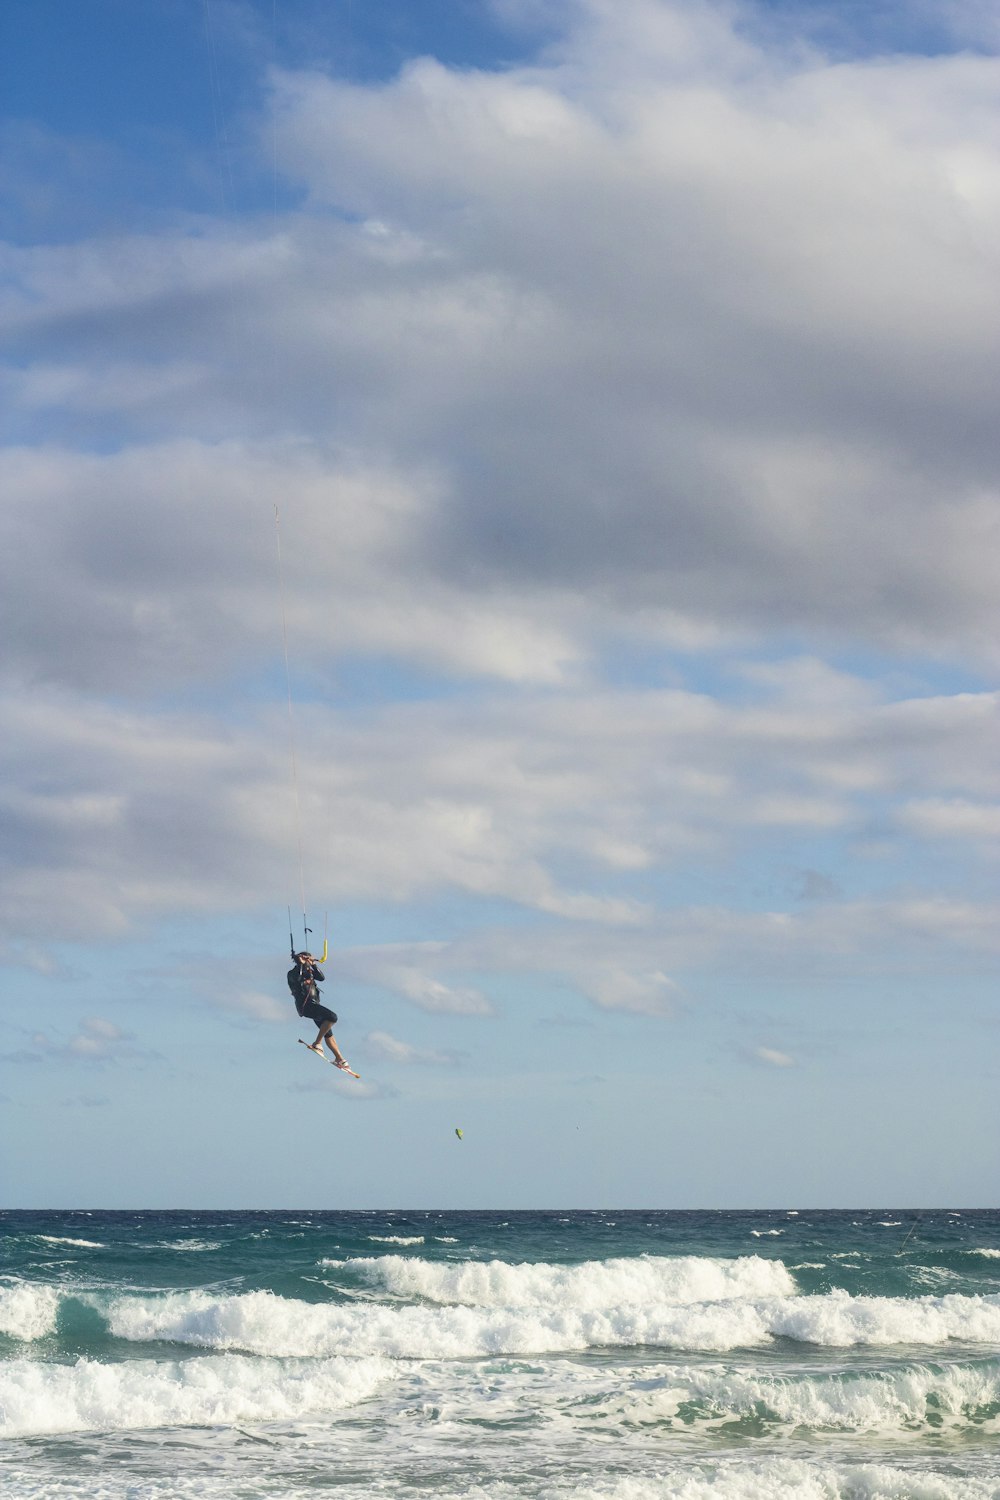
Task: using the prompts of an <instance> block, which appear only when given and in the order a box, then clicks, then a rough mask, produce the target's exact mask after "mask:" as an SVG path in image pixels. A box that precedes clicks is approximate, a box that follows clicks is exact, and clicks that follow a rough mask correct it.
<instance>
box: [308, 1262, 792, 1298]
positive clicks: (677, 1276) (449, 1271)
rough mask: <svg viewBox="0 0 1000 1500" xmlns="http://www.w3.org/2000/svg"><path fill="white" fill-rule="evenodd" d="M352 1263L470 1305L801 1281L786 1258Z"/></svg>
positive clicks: (758, 1288) (788, 1292)
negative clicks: (788, 1267) (572, 1263)
mask: <svg viewBox="0 0 1000 1500" xmlns="http://www.w3.org/2000/svg"><path fill="white" fill-rule="evenodd" d="M323 1264H324V1265H327V1266H343V1265H346V1266H347V1267H348V1268H349V1270H350V1271H351V1272H352V1273H353V1274H355V1275H360V1276H362V1277H363V1278H364V1280H365V1281H366V1282H368V1284H369V1285H370V1286H372V1287H373V1288H376V1289H378V1290H382V1291H385V1292H389V1293H391V1294H392V1295H393V1296H397V1297H400V1296H402V1297H415V1298H420V1299H421V1300H422V1301H425V1302H435V1303H444V1304H454V1305H459V1306H464V1307H555V1308H561V1309H562V1308H576V1309H579V1310H582V1311H591V1312H596V1311H600V1310H601V1309H604V1308H614V1307H620V1306H628V1305H631V1304H633V1303H645V1304H648V1303H664V1302H669V1303H672V1304H674V1303H693V1302H720V1301H724V1300H726V1299H728V1298H734V1297H774V1296H786V1297H789V1296H794V1295H795V1292H796V1285H795V1280H794V1278H793V1277H792V1276H791V1274H790V1273H789V1272H788V1271H787V1270H786V1269H785V1267H784V1266H783V1265H782V1263H781V1261H779V1260H764V1259H762V1258H761V1257H759V1256H756V1255H747V1256H741V1257H739V1258H738V1259H736V1260H713V1259H710V1258H709V1257H706V1256H696V1255H690V1256H677V1257H675V1258H670V1257H667V1256H640V1257H638V1258H634V1259H617V1260H602V1261H586V1262H584V1264H583V1265H576V1266H559V1265H550V1264H547V1263H543V1264H540V1265H535V1264H520V1265H511V1264H509V1263H508V1262H506V1261H500V1260H491V1261H485V1262H477V1261H472V1262H463V1263H459V1264H446V1265H442V1264H440V1263H438V1262H435V1261H429V1260H422V1259H420V1258H419V1257H416V1256H414V1257H412V1258H403V1257H401V1256H398V1255H383V1256H377V1257H373V1258H368V1257H363V1256H361V1257H358V1258H357V1259H354V1260H350V1261H346V1262H345V1261H324V1262H323Z"/></svg>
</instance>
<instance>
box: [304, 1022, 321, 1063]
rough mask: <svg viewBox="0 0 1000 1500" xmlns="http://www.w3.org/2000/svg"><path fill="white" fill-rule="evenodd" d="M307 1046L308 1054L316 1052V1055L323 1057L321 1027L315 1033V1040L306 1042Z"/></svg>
mask: <svg viewBox="0 0 1000 1500" xmlns="http://www.w3.org/2000/svg"><path fill="white" fill-rule="evenodd" d="M307 1046H308V1048H309V1051H310V1052H316V1053H318V1054H319V1056H320V1057H322V1056H323V1028H322V1026H321V1027H320V1028H319V1030H318V1031H317V1033H316V1040H315V1041H314V1042H308V1043H307Z"/></svg>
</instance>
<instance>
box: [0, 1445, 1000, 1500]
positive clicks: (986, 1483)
mask: <svg viewBox="0 0 1000 1500" xmlns="http://www.w3.org/2000/svg"><path fill="white" fill-rule="evenodd" d="M4 1478H5V1481H6V1488H5V1493H6V1495H7V1497H8V1500H81V1496H82V1495H85V1496H86V1497H87V1500H137V1497H138V1496H139V1495H140V1494H141V1500H231V1497H232V1495H233V1493H234V1484H233V1479H232V1476H226V1475H211V1474H199V1475H198V1476H197V1477H185V1476H184V1475H182V1474H174V1475H170V1476H169V1477H166V1476H159V1475H152V1474H150V1475H148V1476H144V1477H143V1480H142V1486H141V1491H140V1490H139V1489H137V1488H136V1485H135V1483H134V1478H132V1477H129V1476H125V1475H115V1474H113V1473H108V1472H106V1471H105V1472H104V1473H103V1474H101V1475H100V1477H98V1476H96V1475H94V1476H93V1477H88V1479H87V1481H86V1489H85V1491H81V1488H80V1483H79V1480H78V1479H76V1478H73V1479H62V1478H52V1477H49V1476H45V1475H43V1474H40V1473H39V1472H38V1466H37V1464H35V1465H34V1466H33V1467H27V1466H25V1467H20V1468H15V1467H14V1466H13V1465H11V1466H9V1467H8V1468H7V1470H6V1471H5V1475H4ZM240 1492H241V1493H245V1494H246V1495H248V1496H249V1495H251V1494H253V1493H259V1494H261V1495H263V1494H265V1493H267V1494H276V1493H280V1495H281V1500H315V1496H316V1493H317V1491H316V1488H315V1486H314V1485H313V1484H310V1483H308V1482H307V1483H302V1482H296V1480H295V1479H294V1478H291V1477H288V1478H286V1479H284V1480H283V1481H282V1482H281V1485H280V1491H279V1490H277V1489H272V1488H271V1486H270V1485H269V1486H268V1487H267V1489H266V1491H265V1490H264V1489H263V1488H261V1489H259V1490H257V1489H256V1487H255V1488H254V1489H249V1488H247V1487H246V1485H245V1483H244V1485H241V1486H240ZM380 1492H381V1491H380V1490H378V1489H375V1488H374V1487H373V1484H372V1480H371V1478H370V1477H369V1476H367V1475H366V1476H365V1477H364V1478H363V1479H362V1480H361V1481H360V1482H358V1481H353V1480H352V1479H351V1478H349V1477H347V1476H343V1477H340V1476H338V1479H337V1494H338V1496H341V1497H342V1500H371V1497H372V1495H373V1494H376V1493H380ZM391 1493H394V1494H395V1493H399V1491H398V1489H397V1488H396V1487H395V1486H393V1488H392V1490H391ZM401 1493H402V1494H403V1495H414V1494H418V1493H424V1489H423V1488H421V1489H419V1490H417V1489H412V1488H410V1486H408V1485H407V1486H405V1487H404V1488H403V1490H402V1492H401ZM428 1493H429V1492H428ZM434 1493H436V1494H441V1493H446V1494H447V1497H448V1500H524V1497H525V1495H526V1494H530V1495H531V1496H532V1497H534V1500H997V1488H996V1485H995V1483H994V1482H993V1481H992V1480H987V1479H976V1478H970V1477H963V1476H960V1475H958V1474H954V1473H949V1474H948V1475H946V1476H938V1475H935V1474H932V1473H928V1472H926V1471H920V1470H917V1469H911V1468H906V1469H898V1468H890V1467H889V1466H887V1465H884V1464H878V1465H876V1464H858V1465H855V1464H851V1465H850V1466H847V1465H834V1464H830V1463H823V1462H807V1461H805V1460H801V1459H787V1458H770V1459H762V1458H756V1457H754V1456H751V1455H749V1454H743V1455H741V1457H740V1458H739V1459H720V1460H716V1461H714V1462H710V1461H707V1460H706V1461H702V1462H699V1463H696V1464H691V1465H683V1466H682V1465H678V1464H674V1465H670V1466H669V1467H668V1466H667V1465H666V1464H661V1465H659V1466H658V1468H657V1471H656V1473H655V1474H636V1475H632V1476H630V1477H628V1478H611V1477H607V1476H592V1477H585V1476H583V1475H581V1474H579V1473H577V1472H573V1473H572V1474H568V1475H565V1476H563V1477H560V1478H559V1479H554V1480H549V1481H542V1482H541V1483H538V1482H537V1481H536V1482H535V1483H533V1484H532V1486H531V1488H530V1490H526V1489H525V1487H524V1485H523V1484H521V1483H518V1482H517V1481H511V1480H508V1479H497V1480H492V1481H490V1482H488V1483H485V1484H483V1483H479V1482H477V1481H476V1480H475V1479H473V1478H471V1477H469V1476H468V1475H467V1474H466V1473H462V1474H456V1475H455V1477H454V1478H453V1479H452V1480H451V1481H450V1482H449V1483H448V1487H447V1491H446V1492H445V1491H441V1490H435V1491H434Z"/></svg>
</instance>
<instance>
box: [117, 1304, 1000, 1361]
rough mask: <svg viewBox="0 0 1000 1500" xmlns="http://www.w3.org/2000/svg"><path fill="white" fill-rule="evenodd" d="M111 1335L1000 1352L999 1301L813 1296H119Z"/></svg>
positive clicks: (386, 1345) (391, 1351) (213, 1340)
mask: <svg viewBox="0 0 1000 1500" xmlns="http://www.w3.org/2000/svg"><path fill="white" fill-rule="evenodd" d="M103 1315H104V1316H105V1318H106V1319H107V1323H108V1326H109V1329H110V1331H111V1332H112V1333H113V1334H114V1335H115V1336H116V1337H118V1338H123V1339H127V1340H132V1341H139V1342H146V1341H167V1342H172V1343H179V1344H187V1345H194V1346H196V1347H200V1348H210V1349H239V1350H244V1351H247V1352H249V1353H254V1354H268V1355H276V1356H287V1357H291V1356H319V1355H332V1354H352V1355H365V1356H373V1355H383V1356H387V1357H390V1358H397V1359H452V1358H472V1357H475V1356H478V1355H498V1354H545V1353H556V1352H571V1351H578V1350H584V1349H594V1348H643V1347H654V1348H662V1349H684V1350H691V1351H695V1350H704V1351H707V1352H709V1353H724V1352H725V1351H727V1350H730V1349H737V1348H749V1347H752V1346H756V1345H762V1344H767V1343H769V1342H771V1341H772V1340H774V1339H776V1338H783V1339H790V1340H793V1341H795V1342H797V1343H802V1344H814V1345H819V1346H824V1347H828V1348H843V1347H850V1346H852V1345H864V1346H869V1347H879V1346H884V1345H893V1344H917V1345H929V1346H934V1345H938V1346H940V1345H944V1344H946V1343H948V1342H949V1341H951V1340H962V1341H964V1342H967V1343H1000V1298H998V1297H996V1296H990V1297H970V1296H962V1295H960V1294H957V1293H954V1294H950V1295H947V1296H941V1297H919V1298H910V1299H904V1298H889V1297H850V1296H849V1295H848V1294H847V1293H846V1292H839V1291H834V1292H830V1293H827V1294H825V1295H822V1296H814V1297H798V1296H797V1297H771V1298H766V1299H761V1300H749V1299H730V1300H728V1301H719V1302H702V1303H681V1304H671V1303H663V1302H660V1303H654V1304H652V1305H649V1306H643V1305H639V1304H636V1303H629V1304H627V1305H620V1306H609V1307H605V1308H602V1309H600V1310H596V1311H594V1310H584V1309H580V1308H574V1307H571V1306H564V1307H541V1308H539V1307H531V1308H523V1307H516V1306H507V1307H468V1306H450V1307H426V1306H394V1305H387V1304H384V1303H376V1304H371V1303H367V1304H366V1303H360V1304H359V1303H351V1304H350V1305H349V1306H343V1305H329V1304H319V1305H317V1304H314V1303H304V1302H299V1301H295V1300H292V1299H286V1298H283V1297H279V1296H275V1295H274V1294H272V1293H270V1292H248V1293H243V1294H238V1295H232V1296H224V1297H218V1296H212V1295H210V1294H208V1293H206V1292H178V1293H168V1294H165V1295H160V1296H156V1297H148V1296H147V1297H122V1298H118V1299H115V1300H114V1301H112V1303H111V1304H110V1306H108V1307H107V1308H106V1310H105V1311H104V1314H103Z"/></svg>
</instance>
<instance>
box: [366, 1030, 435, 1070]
mask: <svg viewBox="0 0 1000 1500" xmlns="http://www.w3.org/2000/svg"><path fill="white" fill-rule="evenodd" d="M364 1045H365V1048H366V1049H367V1050H368V1051H370V1052H372V1053H374V1054H375V1056H376V1057H382V1058H385V1059H387V1060H388V1061H389V1062H398V1063H404V1064H411V1063H419V1064H423V1065H426V1066H439V1065H441V1064H451V1063H454V1061H455V1054H454V1053H450V1052H436V1051H433V1050H431V1049H428V1048H421V1047H415V1046H414V1045H413V1043H412V1042H403V1041H400V1039H399V1038H398V1037H394V1036H391V1035H390V1033H389V1032H387V1031H370V1032H369V1033H368V1035H367V1036H366V1037H365V1039H364Z"/></svg>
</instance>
